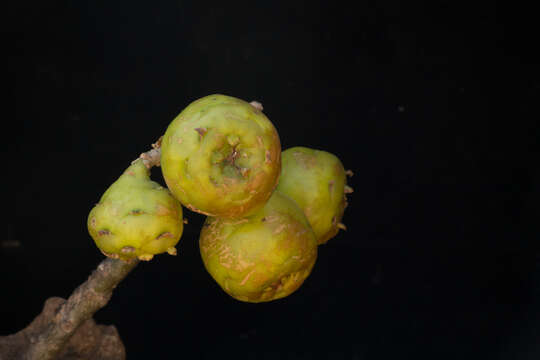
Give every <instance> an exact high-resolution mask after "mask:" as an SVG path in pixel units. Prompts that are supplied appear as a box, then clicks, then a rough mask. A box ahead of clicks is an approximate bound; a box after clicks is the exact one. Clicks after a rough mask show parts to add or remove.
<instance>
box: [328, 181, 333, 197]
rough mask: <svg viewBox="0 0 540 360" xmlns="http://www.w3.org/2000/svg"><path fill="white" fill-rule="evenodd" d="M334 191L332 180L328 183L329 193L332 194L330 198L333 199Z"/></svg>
mask: <svg viewBox="0 0 540 360" xmlns="http://www.w3.org/2000/svg"><path fill="white" fill-rule="evenodd" d="M333 190H334V180H330V181H329V182H328V192H329V193H330V197H332V192H333Z"/></svg>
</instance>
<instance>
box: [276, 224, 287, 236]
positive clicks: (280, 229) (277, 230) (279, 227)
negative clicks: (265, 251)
mask: <svg viewBox="0 0 540 360" xmlns="http://www.w3.org/2000/svg"><path fill="white" fill-rule="evenodd" d="M285 226H286V225H285V224H281V225H280V226H278V227H277V228H276V230H274V234H278V233H280V232H282V231H283V229H284V228H285Z"/></svg>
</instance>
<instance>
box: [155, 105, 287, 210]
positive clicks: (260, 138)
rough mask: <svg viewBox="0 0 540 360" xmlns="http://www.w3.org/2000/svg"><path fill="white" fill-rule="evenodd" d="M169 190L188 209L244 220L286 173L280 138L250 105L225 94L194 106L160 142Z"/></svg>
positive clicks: (183, 114) (266, 119)
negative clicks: (283, 167) (282, 173)
mask: <svg viewBox="0 0 540 360" xmlns="http://www.w3.org/2000/svg"><path fill="white" fill-rule="evenodd" d="M161 168H162V171H163V177H164V178H165V181H166V182H167V186H168V187H169V189H170V190H171V191H172V193H173V194H174V196H175V197H176V198H177V199H178V200H180V202H181V203H182V204H183V205H185V206H186V207H188V208H189V209H191V210H193V211H196V212H199V213H202V214H205V215H210V216H219V217H227V218H239V217H244V216H247V215H249V214H251V213H254V212H256V210H258V209H260V208H261V207H262V206H263V205H264V203H265V202H266V201H267V200H268V198H269V197H270V196H271V195H272V191H273V190H274V189H275V187H276V185H277V181H278V177H279V174H280V169H281V144H280V141H279V136H278V133H277V131H276V129H275V128H274V126H273V125H272V123H271V122H270V120H268V118H267V117H266V116H265V115H264V114H263V113H262V112H261V111H260V110H258V109H256V108H255V107H253V106H251V105H250V104H249V103H247V102H245V101H243V100H240V99H236V98H233V97H230V96H225V95H210V96H206V97H203V98H201V99H199V100H196V101H194V102H193V103H191V104H190V105H188V107H186V108H185V109H184V110H183V111H182V112H181V113H180V114H179V115H178V116H177V117H176V118H175V119H174V120H173V121H172V122H171V124H170V125H169V127H168V128H167V131H166V132H165V135H164V136H163V139H162V143H161Z"/></svg>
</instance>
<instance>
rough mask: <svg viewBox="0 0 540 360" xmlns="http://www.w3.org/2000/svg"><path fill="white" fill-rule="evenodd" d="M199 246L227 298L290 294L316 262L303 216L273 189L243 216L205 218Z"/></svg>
mask: <svg viewBox="0 0 540 360" xmlns="http://www.w3.org/2000/svg"><path fill="white" fill-rule="evenodd" d="M199 246H200V252H201V256H202V259H203V262H204V265H205V267H206V269H207V270H208V272H209V273H210V275H211V276H212V277H213V278H214V280H215V281H216V282H217V283H218V284H219V285H220V286H221V287H222V289H223V290H224V291H225V292H226V293H228V294H229V295H230V296H232V297H234V298H235V299H238V300H241V301H247V302H262V301H271V300H275V299H279V298H283V297H285V296H288V295H290V294H291V293H292V292H294V291H295V290H296V289H298V288H299V287H300V285H302V283H303V282H304V280H305V279H306V278H307V276H308V275H309V274H310V272H311V270H312V268H313V265H314V264H315V260H316V258H317V242H316V240H315V235H314V234H313V230H312V229H311V227H310V226H309V224H308V222H307V219H306V218H305V215H304V214H303V212H302V210H301V209H300V208H299V207H298V206H297V205H296V204H295V203H294V201H292V200H291V199H289V198H288V197H286V196H284V195H282V194H280V193H279V192H277V191H276V192H274V194H273V195H272V197H271V198H270V200H269V201H268V202H267V203H266V205H265V206H264V208H262V209H261V210H260V211H259V212H257V213H256V214H254V215H252V216H250V217H249V218H244V219H241V220H234V219H223V218H213V217H208V218H207V219H206V222H205V224H204V226H203V229H202V231H201V236H200V239H199Z"/></svg>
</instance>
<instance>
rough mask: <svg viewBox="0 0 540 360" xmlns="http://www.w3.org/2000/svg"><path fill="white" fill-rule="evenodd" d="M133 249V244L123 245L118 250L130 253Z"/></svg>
mask: <svg viewBox="0 0 540 360" xmlns="http://www.w3.org/2000/svg"><path fill="white" fill-rule="evenodd" d="M134 251H135V248H134V247H133V246H124V247H123V248H122V249H120V252H121V253H122V254H131V253H132V252H134Z"/></svg>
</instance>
